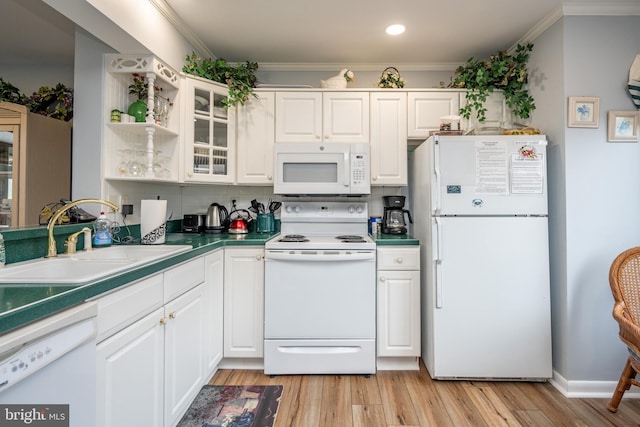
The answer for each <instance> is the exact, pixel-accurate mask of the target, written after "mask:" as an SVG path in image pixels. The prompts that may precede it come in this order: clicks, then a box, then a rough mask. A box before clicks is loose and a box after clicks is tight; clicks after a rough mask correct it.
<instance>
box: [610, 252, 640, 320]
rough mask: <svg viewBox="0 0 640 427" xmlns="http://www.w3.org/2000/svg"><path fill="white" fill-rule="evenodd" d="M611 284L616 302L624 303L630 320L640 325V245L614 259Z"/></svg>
mask: <svg viewBox="0 0 640 427" xmlns="http://www.w3.org/2000/svg"><path fill="white" fill-rule="evenodd" d="M609 286H611V292H612V293H613V298H614V299H615V302H616V304H617V303H620V302H621V303H623V304H624V306H625V307H626V314H627V315H628V316H630V317H631V319H629V320H631V321H632V322H633V323H635V324H636V325H638V326H640V246H638V247H635V248H631V249H627V250H626V251H624V252H622V253H621V254H620V255H618V256H617V257H616V259H615V260H613V263H612V264H611V269H610V270H609Z"/></svg>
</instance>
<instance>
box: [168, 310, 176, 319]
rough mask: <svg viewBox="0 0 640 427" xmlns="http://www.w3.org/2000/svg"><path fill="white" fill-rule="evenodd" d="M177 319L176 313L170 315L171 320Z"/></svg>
mask: <svg viewBox="0 0 640 427" xmlns="http://www.w3.org/2000/svg"><path fill="white" fill-rule="evenodd" d="M175 318H176V312H175V311H172V312H171V313H169V319H175Z"/></svg>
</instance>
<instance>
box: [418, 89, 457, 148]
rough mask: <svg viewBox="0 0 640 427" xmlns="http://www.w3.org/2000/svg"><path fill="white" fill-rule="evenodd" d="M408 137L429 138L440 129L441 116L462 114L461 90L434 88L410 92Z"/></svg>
mask: <svg viewBox="0 0 640 427" xmlns="http://www.w3.org/2000/svg"><path fill="white" fill-rule="evenodd" d="M407 102H408V106H409V119H408V122H407V123H408V131H407V133H408V137H409V138H412V139H427V138H428V137H429V132H431V131H436V130H440V117H443V116H449V115H452V114H453V115H459V114H460V92H459V91H444V90H433V91H429V92H426V91H425V92H409V93H408V101H407Z"/></svg>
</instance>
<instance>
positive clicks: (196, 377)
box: [96, 257, 206, 427]
mask: <svg viewBox="0 0 640 427" xmlns="http://www.w3.org/2000/svg"><path fill="white" fill-rule="evenodd" d="M203 281H204V259H203V258H202V257H201V258H197V259H195V260H192V261H188V262H186V263H184V264H181V265H179V266H177V267H175V268H173V269H170V270H167V271H166V272H165V273H162V274H158V275H155V276H151V277H150V278H147V279H144V280H142V281H140V282H138V283H135V284H132V285H130V286H127V287H126V288H124V289H122V290H120V291H116V292H113V293H111V294H108V295H106V296H104V297H102V298H99V299H98V336H99V337H100V338H99V339H101V342H100V343H99V344H98V346H97V351H96V354H97V363H96V365H97V408H98V410H97V420H96V423H97V425H98V426H114V427H116V426H118V427H119V426H123V425H154V426H163V425H164V426H173V425H175V423H176V422H177V421H178V419H179V418H180V417H181V416H182V415H183V413H184V412H185V411H186V409H187V408H188V407H189V404H190V403H191V401H192V400H193V398H194V397H195V395H196V394H197V392H198V391H199V390H200V386H201V385H202V384H203V383H204V382H205V381H206V378H205V377H204V374H205V369H204V358H203V353H204V344H203V339H202V337H203V335H204V334H205V333H206V332H205V331H204V327H205V320H204V318H205V305H204V304H205V299H204V295H205V287H206V285H204V284H202V283H203ZM158 295H162V296H163V297H162V298H160V299H159V298H158ZM146 313H148V314H146ZM143 316H144V317H143ZM141 317H142V318H141ZM105 335H110V336H108V337H107V338H106V339H102V338H103V337H105Z"/></svg>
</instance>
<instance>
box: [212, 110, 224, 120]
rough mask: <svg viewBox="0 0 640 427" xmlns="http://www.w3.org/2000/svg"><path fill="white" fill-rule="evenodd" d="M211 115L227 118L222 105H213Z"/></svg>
mask: <svg viewBox="0 0 640 427" xmlns="http://www.w3.org/2000/svg"><path fill="white" fill-rule="evenodd" d="M213 117H219V118H221V119H226V118H227V110H225V109H224V108H223V107H213Z"/></svg>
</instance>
